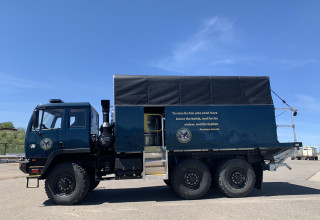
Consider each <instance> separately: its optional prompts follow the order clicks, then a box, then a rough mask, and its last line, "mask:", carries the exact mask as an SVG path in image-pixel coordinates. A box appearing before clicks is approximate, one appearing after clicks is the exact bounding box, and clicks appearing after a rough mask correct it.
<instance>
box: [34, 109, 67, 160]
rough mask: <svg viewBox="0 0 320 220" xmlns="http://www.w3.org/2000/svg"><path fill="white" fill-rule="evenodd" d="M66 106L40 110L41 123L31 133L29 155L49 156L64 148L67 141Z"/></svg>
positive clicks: (35, 156)
mask: <svg viewBox="0 0 320 220" xmlns="http://www.w3.org/2000/svg"><path fill="white" fill-rule="evenodd" d="M64 117H65V109H64V108H49V109H41V110H39V124H38V127H37V128H34V127H33V128H32V131H31V132H30V135H29V141H28V142H29V144H30V149H29V155H30V156H31V155H32V157H34V158H37V157H48V156H49V155H50V154H51V153H52V152H53V151H56V150H59V149H62V148H63V147H64V143H65V123H63V122H64V121H65V120H64ZM32 146H34V147H32Z"/></svg>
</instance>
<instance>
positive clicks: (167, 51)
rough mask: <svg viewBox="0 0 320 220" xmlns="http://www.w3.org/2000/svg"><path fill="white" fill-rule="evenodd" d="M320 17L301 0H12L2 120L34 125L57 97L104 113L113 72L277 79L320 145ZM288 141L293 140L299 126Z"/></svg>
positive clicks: (0, 87)
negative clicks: (38, 109) (39, 110)
mask: <svg viewBox="0 0 320 220" xmlns="http://www.w3.org/2000/svg"><path fill="white" fill-rule="evenodd" d="M319 11H320V1H293V0H286V1H285V0H284V1H278V0H269V1H245V0H242V1H230V0H229V1H228V0H226V1H212V0H211V1H186V0H184V1H106V0H104V1H102V0H101V1H79V0H77V1H72V0H68V1H32V0H28V1H4V0H2V1H0V122H2V121H13V122H14V124H15V126H17V127H20V126H22V127H26V126H27V123H28V121H29V118H30V116H31V113H32V110H33V109H34V107H35V106H36V105H37V104H40V103H46V102H48V99H49V98H61V99H63V100H64V101H67V102H75V101H89V102H90V103H91V104H92V105H93V106H94V107H95V108H96V109H97V110H98V111H99V112H100V100H101V99H111V100H113V77H112V76H113V74H149V75H224V76H225V75H249V76H253V75H258V76H264V75H267V76H270V79H271V86H272V89H273V90H275V91H276V92H277V93H278V94H279V95H280V96H281V97H283V98H284V99H285V100H286V101H287V102H288V103H289V104H290V105H292V106H293V107H295V108H298V109H299V114H298V116H297V117H296V118H295V119H296V127H297V128H296V130H297V137H298V140H299V141H303V143H304V144H305V145H310V144H311V145H316V146H318V145H319V144H320V116H319V115H320V92H319V82H320V75H319V67H320V41H319V39H320V25H319V22H320V13H319ZM274 101H275V104H276V105H277V107H285V106H284V105H282V104H281V102H279V101H278V100H277V99H276V98H274ZM279 113H281V112H279ZM288 115H289V114H288ZM277 121H278V123H279V124H287V123H289V122H290V117H288V116H286V114H283V115H281V116H279V117H277ZM278 136H279V140H280V141H292V140H293V135H292V131H291V129H289V128H281V129H279V130H278Z"/></svg>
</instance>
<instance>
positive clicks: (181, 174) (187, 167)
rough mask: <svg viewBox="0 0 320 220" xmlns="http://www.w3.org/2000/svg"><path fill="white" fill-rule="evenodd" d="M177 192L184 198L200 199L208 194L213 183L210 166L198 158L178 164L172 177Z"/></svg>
mask: <svg viewBox="0 0 320 220" xmlns="http://www.w3.org/2000/svg"><path fill="white" fill-rule="evenodd" d="M171 183H172V187H173V189H174V190H175V192H176V193H177V194H178V195H180V196H181V197H182V198H184V199H199V198H201V197H203V196H205V195H206V194H207V192H208V191H209V189H210V185H211V174H210V171H209V169H208V167H207V166H206V165H205V164H204V163H202V162H201V161H198V160H186V161H183V162H182V163H180V164H178V166H177V167H175V169H174V171H173V178H172V179H171Z"/></svg>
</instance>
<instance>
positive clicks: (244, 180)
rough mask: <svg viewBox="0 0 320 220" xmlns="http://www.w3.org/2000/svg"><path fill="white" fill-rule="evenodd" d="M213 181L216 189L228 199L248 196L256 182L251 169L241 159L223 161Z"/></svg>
mask: <svg viewBox="0 0 320 220" xmlns="http://www.w3.org/2000/svg"><path fill="white" fill-rule="evenodd" d="M215 179H216V184H217V186H218V189H219V190H220V191H221V192H222V193H223V194H225V195H227V196H229V197H244V196H247V195H249V194H250V193H251V192H252V190H253V188H254V185H255V182H256V176H255V173H254V170H253V168H252V167H251V165H250V164H249V163H247V162H246V161H245V160H241V159H229V160H225V161H223V162H222V163H221V164H220V165H219V167H218V169H217V173H216V177H215Z"/></svg>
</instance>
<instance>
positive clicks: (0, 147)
mask: <svg viewBox="0 0 320 220" xmlns="http://www.w3.org/2000/svg"><path fill="white" fill-rule="evenodd" d="M23 153H24V144H17V143H0V154H1V155H6V154H23Z"/></svg>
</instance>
